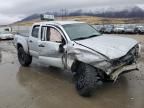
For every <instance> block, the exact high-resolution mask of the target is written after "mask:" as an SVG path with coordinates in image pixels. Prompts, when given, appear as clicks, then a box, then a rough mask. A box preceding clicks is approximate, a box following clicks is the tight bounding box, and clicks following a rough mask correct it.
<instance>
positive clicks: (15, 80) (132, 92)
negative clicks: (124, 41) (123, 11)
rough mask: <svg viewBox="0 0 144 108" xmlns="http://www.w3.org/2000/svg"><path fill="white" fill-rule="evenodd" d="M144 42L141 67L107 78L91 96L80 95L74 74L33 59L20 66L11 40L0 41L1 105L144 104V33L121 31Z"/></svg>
mask: <svg viewBox="0 0 144 108" xmlns="http://www.w3.org/2000/svg"><path fill="white" fill-rule="evenodd" d="M119 36H124V37H130V38H134V39H136V40H138V41H139V42H141V44H142V56H141V59H140V60H139V64H140V70H139V71H133V72H131V73H127V74H124V75H123V76H121V77H120V78H119V79H118V81H117V82H116V83H111V82H107V83H104V85H103V86H102V87H101V88H98V89H97V90H96V93H95V94H94V96H92V97H91V98H83V97H80V96H79V95H78V94H77V92H76V90H75V87H74V83H73V81H72V74H71V73H70V72H65V71H63V70H60V69H57V68H52V67H47V66H44V65H41V64H40V63H38V60H36V59H34V60H33V63H32V65H31V66H30V67H28V68H26V67H21V66H20V64H19V62H18V60H17V55H16V54H17V53H16V49H15V48H14V46H13V44H12V42H11V41H1V42H0V108H65V107H67V108H144V36H143V35H119Z"/></svg>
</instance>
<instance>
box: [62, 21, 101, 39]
mask: <svg viewBox="0 0 144 108" xmlns="http://www.w3.org/2000/svg"><path fill="white" fill-rule="evenodd" d="M63 27H64V29H65V31H66V32H67V34H68V35H69V37H70V39H71V40H81V39H86V38H90V37H94V36H99V35H101V34H100V33H99V32H97V31H96V29H94V28H93V27H92V26H90V25H88V24H85V23H78V24H67V25H63Z"/></svg>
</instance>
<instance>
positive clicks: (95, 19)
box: [14, 16, 144, 26]
mask: <svg viewBox="0 0 144 108" xmlns="http://www.w3.org/2000/svg"><path fill="white" fill-rule="evenodd" d="M56 20H75V21H83V22H87V23H89V24H127V23H129V24H131V23H144V19H132V18H129V19H127V18H102V17H94V16H72V17H63V18H62V17H57V18H56ZM35 22H40V19H36V20H32V21H25V22H19V23H15V24H14V25H23V26H30V25H32V24H33V23H35Z"/></svg>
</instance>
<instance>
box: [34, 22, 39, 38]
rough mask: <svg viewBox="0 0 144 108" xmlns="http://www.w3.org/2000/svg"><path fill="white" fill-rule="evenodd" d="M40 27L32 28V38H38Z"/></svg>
mask: <svg viewBox="0 0 144 108" xmlns="http://www.w3.org/2000/svg"><path fill="white" fill-rule="evenodd" d="M39 28H40V26H39V25H37V26H34V27H33V29H32V37H35V38H38V35H39Z"/></svg>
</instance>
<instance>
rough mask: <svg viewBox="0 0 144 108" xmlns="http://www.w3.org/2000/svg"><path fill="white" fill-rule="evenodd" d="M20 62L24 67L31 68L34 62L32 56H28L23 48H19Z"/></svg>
mask: <svg viewBox="0 0 144 108" xmlns="http://www.w3.org/2000/svg"><path fill="white" fill-rule="evenodd" d="M18 60H19V62H20V64H21V65H22V66H25V67H26V66H29V65H30V64H31V62H32V56H30V55H29V54H26V53H25V51H24V49H23V48H22V47H20V48H18Z"/></svg>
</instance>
